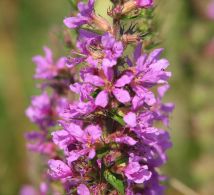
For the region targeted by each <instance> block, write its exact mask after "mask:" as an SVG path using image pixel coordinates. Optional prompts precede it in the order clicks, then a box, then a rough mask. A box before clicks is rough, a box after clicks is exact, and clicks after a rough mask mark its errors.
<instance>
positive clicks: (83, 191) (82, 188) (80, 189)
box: [77, 184, 90, 195]
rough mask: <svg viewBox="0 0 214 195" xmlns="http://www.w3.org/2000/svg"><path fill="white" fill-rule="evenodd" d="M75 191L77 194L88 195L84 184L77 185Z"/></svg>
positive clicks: (88, 192)
mask: <svg viewBox="0 0 214 195" xmlns="http://www.w3.org/2000/svg"><path fill="white" fill-rule="evenodd" d="M77 193H78V195H90V191H89V189H88V188H87V186H86V185H84V184H80V185H79V186H78V187H77Z"/></svg>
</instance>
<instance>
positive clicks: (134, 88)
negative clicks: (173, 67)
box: [23, 0, 174, 195]
mask: <svg viewBox="0 0 214 195" xmlns="http://www.w3.org/2000/svg"><path fill="white" fill-rule="evenodd" d="M153 4H154V3H153V0H126V1H124V0H112V8H110V9H109V10H108V14H109V16H111V17H112V19H113V20H112V21H113V22H112V23H111V22H108V21H107V20H106V19H105V18H103V17H101V16H99V15H97V14H96V12H95V8H94V6H95V0H88V2H87V3H85V2H79V3H78V6H77V8H78V10H79V13H78V14H77V15H76V16H72V17H68V18H65V20H64V24H65V25H66V26H67V27H68V28H69V29H77V32H78V37H77V41H76V47H75V48H74V49H73V50H72V51H71V55H70V56H69V57H68V58H65V57H61V58H60V59H59V60H57V61H56V62H54V60H53V56H52V52H51V50H50V49H49V48H47V47H45V48H44V51H45V57H42V56H36V57H34V58H33V61H34V63H35V64H36V75H35V78H36V79H41V80H42V81H43V82H42V84H41V90H42V95H40V96H37V97H33V99H32V105H31V106H30V107H29V108H28V109H27V111H26V114H27V116H28V117H29V118H30V120H31V121H32V122H34V123H36V124H37V125H38V127H39V128H40V130H41V131H33V132H30V133H27V135H26V137H27V139H28V148H29V149H30V150H33V151H36V152H39V153H41V154H42V155H45V156H46V158H45V163H46V164H47V166H48V168H47V171H46V170H45V172H44V174H43V182H42V183H41V187H40V191H39V192H38V191H37V192H36V191H35V194H36V193H38V194H44V195H46V194H79V195H90V194H93V195H102V194H111V195H113V194H115V195H116V194H126V195H134V194H138V195H140V194H145V195H147V194H148V195H157V194H158V195H160V194H162V193H163V189H164V187H163V186H161V185H160V181H161V180H162V177H161V176H160V175H159V172H158V170H157V168H158V167H160V166H161V165H163V164H164V163H165V162H166V160H167V157H166V153H165V152H166V150H167V149H168V148H169V147H171V142H170V138H169V134H168V132H167V131H165V130H163V129H161V128H159V126H160V125H158V124H157V122H160V123H162V124H163V125H162V126H166V127H167V126H168V124H169V122H168V118H169V114H170V113H171V112H172V110H173V108H174V106H173V104H172V103H162V99H163V96H164V94H165V93H166V91H167V90H168V89H169V84H168V79H169V78H170V77H171V73H170V72H168V71H166V69H167V67H168V66H169V62H168V60H167V59H164V58H161V57H160V56H161V54H162V52H163V49H154V50H151V51H150V52H147V51H149V46H151V45H152V43H151V40H148V39H147V40H146V36H147V35H148V34H149V33H147V32H142V29H140V28H139V27H138V25H137V24H136V25H133V24H130V26H129V27H127V26H124V21H125V22H126V23H128V22H129V21H131V20H137V19H142V20H144V21H147V20H151V13H152V10H153ZM127 21H128V22H127ZM126 28H127V29H126ZM49 88H51V89H52V90H51V93H50V90H49ZM72 93H73V94H77V96H78V97H77V98H75V99H73V98H71V97H72V96H71V95H70V94H72ZM53 129H54V130H53ZM56 129H57V130H56ZM30 190H31V191H32V189H30ZM26 191H27V190H26V189H25V190H23V192H24V193H27V192H26Z"/></svg>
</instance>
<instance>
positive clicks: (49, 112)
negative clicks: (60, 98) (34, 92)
mask: <svg viewBox="0 0 214 195" xmlns="http://www.w3.org/2000/svg"><path fill="white" fill-rule="evenodd" d="M26 115H27V116H28V117H29V118H30V120H31V121H32V122H34V123H37V124H38V125H40V126H41V127H42V128H46V127H47V126H52V125H54V122H53V117H54V111H53V108H52V102H51V98H50V97H49V96H48V94H47V93H46V92H43V93H42V94H41V95H40V96H34V97H33V98H32V103H31V106H30V107H28V109H27V110H26Z"/></svg>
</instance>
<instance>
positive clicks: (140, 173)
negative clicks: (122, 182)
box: [125, 161, 152, 184]
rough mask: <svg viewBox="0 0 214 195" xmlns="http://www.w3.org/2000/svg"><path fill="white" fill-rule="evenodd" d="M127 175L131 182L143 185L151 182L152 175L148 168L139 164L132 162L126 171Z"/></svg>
mask: <svg viewBox="0 0 214 195" xmlns="http://www.w3.org/2000/svg"><path fill="white" fill-rule="evenodd" d="M125 175H126V177H127V178H128V179H129V180H130V181H133V182H135V183H139V184H141V183H144V182H145V181H147V180H149V179H150V178H151V176H152V173H151V172H150V171H149V170H148V166H146V165H143V166H141V165H140V164H139V163H138V162H132V161H131V162H129V164H128V166H127V167H126V169H125Z"/></svg>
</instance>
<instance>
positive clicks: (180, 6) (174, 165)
mask: <svg viewBox="0 0 214 195" xmlns="http://www.w3.org/2000/svg"><path fill="white" fill-rule="evenodd" d="M71 2H72V1H71ZM207 2H208V0H203V1H200V0H179V1H178V0H157V8H156V9H155V13H154V14H155V23H156V25H157V27H155V28H157V29H158V31H159V32H160V33H159V34H158V36H159V39H160V40H161V44H160V47H164V48H166V50H165V53H164V55H165V56H166V57H167V58H169V60H170V62H171V67H170V69H171V70H172V72H173V78H172V79H171V85H172V87H171V90H170V91H169V93H168V95H167V98H166V101H167V99H168V100H170V101H172V102H175V104H176V109H175V112H174V114H173V116H172V118H171V121H172V122H171V127H170V129H169V131H171V135H172V139H173V143H174V147H173V148H172V149H171V150H170V151H169V162H168V164H167V165H166V166H165V167H164V170H163V173H166V174H167V175H168V176H169V182H168V184H169V189H168V192H167V194H170V195H172V194H173V195H176V194H178V195H182V194H184V195H191V194H192V195H193V194H197V193H198V194H201V195H212V194H214V187H213V186H214V153H213V146H214V142H213V136H214V120H213V113H214V104H213V99H214V91H213V88H214V76H213V72H214V67H213V65H214V63H213V62H214V46H213V45H214V41H212V42H211V40H213V38H214V22H213V21H209V20H208V19H207V18H206V14H205V11H204V10H205V9H206V5H207V4H206V3H207ZM104 3H106V5H104ZM108 3H109V2H108V1H107V0H99V1H98V3H97V7H98V12H99V14H101V15H103V16H106V14H105V13H104V11H105V10H106V8H107V7H108V6H109V4H108ZM107 4H108V5H107ZM69 6H70V4H69V1H66V0H54V1H51V3H50V2H49V1H42V0H31V1H29V0H20V1H14V0H1V1H0V43H1V44H0V108H1V110H0V167H1V168H0V194H2V195H16V194H18V191H19V188H20V186H21V185H23V184H25V183H31V182H33V180H34V178H35V177H36V176H35V175H36V171H37V170H36V169H35V166H34V165H33V164H34V161H36V158H29V157H28V155H27V153H26V150H25V147H24V145H25V143H24V138H23V133H24V131H26V130H28V129H32V128H35V127H34V126H32V125H31V124H30V122H28V120H27V119H26V117H25V116H24V110H25V108H26V107H27V106H28V104H29V102H30V98H29V97H30V96H32V95H33V94H36V93H37V91H36V90H35V87H34V85H35V82H34V80H33V79H32V76H33V73H34V65H33V63H32V62H31V57H32V56H33V55H35V54H37V53H40V54H41V53H42V49H41V46H42V45H46V44H48V45H49V46H53V45H54V48H55V47H56V45H57V49H55V53H56V54H57V55H60V54H62V53H65V52H67V51H66V49H65V48H64V47H63V46H62V45H63V44H62V43H63V36H62V35H61V32H60V31H61V30H60V29H62V28H63V24H62V20H63V18H64V17H65V16H66V15H68V14H69ZM48 32H49V33H48ZM58 39H59V41H58ZM176 181H178V182H176ZM191 189H192V190H191ZM194 191H195V192H197V193H194Z"/></svg>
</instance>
